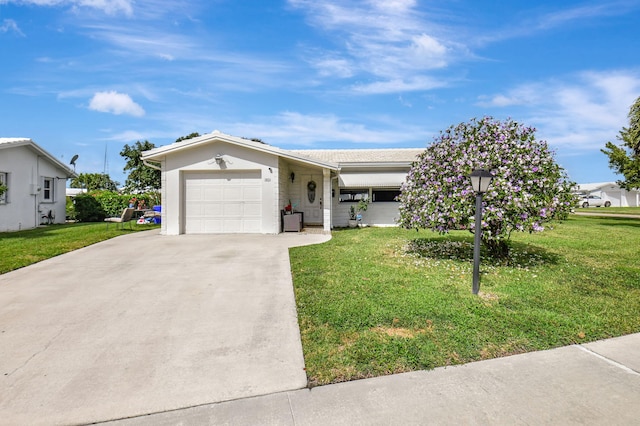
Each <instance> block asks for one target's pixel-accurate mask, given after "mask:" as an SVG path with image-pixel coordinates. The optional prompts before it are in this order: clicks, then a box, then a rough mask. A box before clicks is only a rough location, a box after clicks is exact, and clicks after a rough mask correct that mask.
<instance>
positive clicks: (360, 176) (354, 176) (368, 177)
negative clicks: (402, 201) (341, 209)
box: [339, 172, 407, 188]
mask: <svg viewBox="0 0 640 426" xmlns="http://www.w3.org/2000/svg"><path fill="white" fill-rule="evenodd" d="M406 177H407V173H406V172H367V173H340V176H339V184H340V188H369V187H372V188H400V185H402V183H403V182H404V181H405V179H406Z"/></svg>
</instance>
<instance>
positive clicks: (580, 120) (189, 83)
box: [0, 0, 640, 183]
mask: <svg viewBox="0 0 640 426" xmlns="http://www.w3.org/2000/svg"><path fill="white" fill-rule="evenodd" d="M638 22H640V0H611V1H605V0H596V1H571V0H564V1H562V2H558V1H536V2H524V1H510V2H506V1H505V2H496V1H489V0H451V1H439V2H435V1H427V0H363V1H346V0H327V1H322V0H260V1H257V0H256V1H238V0H172V1H166V0H0V55H1V56H0V57H1V58H2V61H1V63H2V66H0V94H1V99H2V102H1V103H0V136H1V137H29V138H32V139H33V140H34V141H36V142H37V143H38V144H40V145H41V146H42V147H43V148H45V149H46V150H48V151H49V152H51V153H52V154H53V155H54V156H56V157H57V158H60V159H62V160H63V161H64V162H68V161H69V160H70V159H71V157H72V156H73V155H74V154H78V155H79V159H78V161H77V168H76V171H77V172H87V173H94V172H97V173H101V172H103V171H105V170H106V171H107V172H108V173H109V174H110V176H111V177H112V179H114V180H117V181H119V182H120V183H124V180H125V174H124V172H123V170H122V169H123V167H124V160H123V159H122V157H120V155H119V152H120V150H121V149H122V147H123V146H124V144H133V143H135V141H137V140H149V141H151V142H153V143H154V144H155V145H156V146H161V145H165V144H168V143H171V142H173V141H174V140H175V139H176V138H178V137H180V136H183V135H187V134H189V133H191V132H199V133H201V134H203V133H208V132H211V131H213V130H216V129H217V130H220V131H222V132H224V133H229V134H232V135H236V136H242V137H248V138H261V139H262V140H263V141H265V142H267V143H269V144H272V145H275V146H278V147H281V148H285V149H287V148H288V149H303V148H317V149H319V148H371V147H391V148H393V147H425V146H426V145H427V144H428V143H430V142H431V141H432V140H433V138H434V136H435V135H437V134H438V132H439V131H440V130H444V129H446V128H447V127H449V126H450V125H452V124H457V123H460V122H462V121H467V120H469V119H470V118H472V117H481V116H484V115H491V116H494V117H496V118H507V117H511V118H513V119H515V120H517V121H520V122H522V123H524V124H527V125H531V126H534V127H536V128H537V129H538V131H537V137H538V138H539V139H544V140H547V141H548V142H549V143H550V145H551V146H552V147H553V148H554V150H555V151H556V159H557V161H558V162H559V163H560V164H561V165H562V166H563V167H564V168H565V169H566V170H567V171H568V173H569V176H570V178H571V179H572V180H575V181H577V182H579V183H588V182H602V181H612V180H616V179H617V178H619V177H618V176H616V175H615V174H613V173H612V172H611V170H610V169H609V167H608V162H607V157H606V156H605V155H604V154H602V153H601V152H600V149H601V148H602V147H604V144H605V143H606V142H607V141H609V140H611V141H615V137H616V135H617V134H618V131H619V130H620V129H621V128H622V126H626V125H627V123H628V119H627V114H628V112H629V107H630V106H631V104H632V103H633V101H634V100H635V99H636V98H637V97H638V96H640V55H639V53H640V47H639V45H638V40H640V25H638ZM105 152H106V155H105ZM105 157H106V161H105Z"/></svg>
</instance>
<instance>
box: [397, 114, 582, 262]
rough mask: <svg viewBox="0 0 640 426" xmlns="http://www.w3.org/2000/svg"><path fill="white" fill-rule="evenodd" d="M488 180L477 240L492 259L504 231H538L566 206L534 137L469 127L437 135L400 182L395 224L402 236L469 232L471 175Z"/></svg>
mask: <svg viewBox="0 0 640 426" xmlns="http://www.w3.org/2000/svg"><path fill="white" fill-rule="evenodd" d="M480 168H484V169H487V170H491V171H492V173H493V175H494V176H495V177H494V179H493V182H492V183H491V186H490V187H489V191H488V192H487V193H486V194H484V199H483V208H484V214H483V220H482V239H483V242H484V244H485V245H486V247H487V248H488V249H489V250H490V252H491V253H492V255H494V256H497V257H500V256H506V255H507V254H508V240H509V237H510V235H511V232H512V231H528V232H538V231H542V230H543V229H544V227H543V226H542V225H543V224H544V223H545V222H549V221H551V220H553V219H561V218H565V217H566V216H567V215H568V213H569V211H570V209H571V207H572V206H573V205H574V200H573V195H571V187H572V185H573V183H572V182H569V180H568V178H567V175H566V173H565V171H564V170H563V169H562V168H561V167H560V166H559V165H558V164H556V162H555V161H554V158H553V153H552V151H551V150H550V149H549V147H548V146H547V143H546V142H544V141H538V140H536V139H535V129H533V128H531V127H525V126H523V125H520V124H518V123H517V122H515V121H513V120H510V119H509V120H506V121H504V122H501V121H499V120H495V119H493V118H492V117H484V118H482V119H480V120H477V119H472V120H471V121H470V122H468V123H460V124H458V125H457V126H451V127H450V128H449V129H447V130H446V131H444V132H441V133H440V135H439V136H438V137H436V138H435V140H434V142H433V143H432V144H431V145H430V146H428V147H427V149H426V150H425V152H424V153H422V154H421V155H420V156H419V158H418V160H417V161H416V162H415V163H414V164H413V166H412V167H411V170H410V171H409V173H408V174H407V181H406V182H405V183H404V184H403V186H402V188H401V193H400V196H399V201H400V206H399V207H400V220H399V223H400V225H401V226H403V227H406V228H416V229H417V228H424V229H431V230H433V231H436V232H439V233H447V232H448V231H449V230H453V229H469V230H470V231H472V232H473V228H474V226H475V223H474V222H475V218H474V213H475V193H474V192H473V189H472V188H471V181H470V179H469V175H470V174H471V172H472V171H473V170H475V169H480Z"/></svg>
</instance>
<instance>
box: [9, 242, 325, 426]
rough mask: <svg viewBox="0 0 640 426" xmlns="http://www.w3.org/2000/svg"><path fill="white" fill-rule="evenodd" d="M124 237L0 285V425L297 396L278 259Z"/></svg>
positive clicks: (249, 246)
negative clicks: (267, 396)
mask: <svg viewBox="0 0 640 426" xmlns="http://www.w3.org/2000/svg"><path fill="white" fill-rule="evenodd" d="M328 238H329V237H328V236H326V235H313V234H311V235H305V234H281V235H180V236H162V235H159V234H158V233H157V231H149V232H140V233H135V234H127V235H123V236H121V237H118V238H115V239H112V240H108V241H105V242H102V243H99V244H95V245H93V246H90V247H86V248H84V249H81V250H77V251H75V252H72V253H68V254H65V255H61V256H58V257H55V258H53V259H49V260H46V261H44V262H40V263H38V264H35V265H32V266H29V267H26V268H22V269H20V270H17V271H13V272H10V273H7V274H4V275H0V374H1V379H0V380H1V381H2V382H1V383H2V384H1V386H0V424H76V423H90V422H97V421H104V420H110V419H119V418H126V417H129V416H136V415H141V414H146V413H154V412H162V411H167V410H175V409H179V408H184V407H193V406H198V405H201V404H208V403H212V402H220V401H227V400H233V399H237V398H245V397H249V396H256V395H264V394H269V393H273V392H281V391H287V390H293V389H300V388H303V387H305V386H306V374H305V371H304V359H303V355H302V346H301V343H300V334H299V329H298V324H297V315H296V309H295V300H294V294H293V287H292V283H291V272H290V265H289V255H288V247H291V246H297V245H306V244H315V243H321V242H324V241H326V240H327V239H328Z"/></svg>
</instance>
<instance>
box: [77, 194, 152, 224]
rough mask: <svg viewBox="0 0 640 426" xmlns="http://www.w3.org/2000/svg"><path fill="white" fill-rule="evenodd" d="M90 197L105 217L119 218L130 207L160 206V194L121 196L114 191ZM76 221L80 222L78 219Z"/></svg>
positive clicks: (147, 207)
mask: <svg viewBox="0 0 640 426" xmlns="http://www.w3.org/2000/svg"><path fill="white" fill-rule="evenodd" d="M89 195H90V196H91V197H92V198H93V199H94V200H95V201H96V202H97V203H98V204H99V205H100V208H101V209H102V212H103V214H104V217H118V216H120V215H121V214H122V210H123V209H125V208H127V207H129V206H131V207H134V208H136V209H137V208H142V209H150V208H152V207H153V206H155V205H159V204H160V193H158V192H147V193H144V194H119V193H117V192H114V191H91V192H90V193H89ZM74 209H75V210H76V211H77V205H76V206H74ZM76 214H77V213H76ZM69 215H70V214H69ZM76 219H78V220H80V219H79V218H77V217H76ZM99 220H102V219H99Z"/></svg>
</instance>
